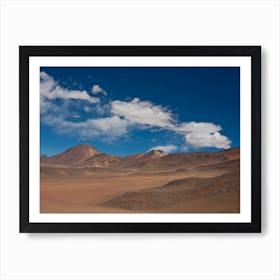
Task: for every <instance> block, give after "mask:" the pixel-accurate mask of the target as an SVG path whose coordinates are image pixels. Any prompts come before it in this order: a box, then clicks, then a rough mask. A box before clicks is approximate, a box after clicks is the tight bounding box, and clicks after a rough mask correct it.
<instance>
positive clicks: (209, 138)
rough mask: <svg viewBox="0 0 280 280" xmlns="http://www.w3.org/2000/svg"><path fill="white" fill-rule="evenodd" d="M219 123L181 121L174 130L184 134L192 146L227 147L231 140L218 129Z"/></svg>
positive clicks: (219, 127)
mask: <svg viewBox="0 0 280 280" xmlns="http://www.w3.org/2000/svg"><path fill="white" fill-rule="evenodd" d="M221 130H222V128H221V126H220V125H215V124H213V123H209V122H189V123H181V124H179V125H178V126H176V127H175V128H174V131H176V132H178V133H183V134H185V141H186V143H187V144H190V145H192V146H194V147H200V148H202V147H215V148H218V149H229V148H230V144H231V141H230V140H229V139H228V138H227V137H226V136H224V135H222V134H221V133H220V132H219V131H221Z"/></svg>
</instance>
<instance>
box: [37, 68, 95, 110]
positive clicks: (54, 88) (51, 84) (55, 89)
mask: <svg viewBox="0 0 280 280" xmlns="http://www.w3.org/2000/svg"><path fill="white" fill-rule="evenodd" d="M40 94H41V98H42V99H44V98H48V99H55V98H61V99H80V100H85V101H88V102H90V103H98V102H100V99H99V98H96V97H91V96H90V95H89V94H88V93H87V91H85V90H69V89H65V88H62V87H61V86H60V85H59V84H58V83H57V82H56V81H55V80H54V78H53V77H52V76H50V75H48V74H47V73H46V72H40ZM45 102H46V101H45ZM41 104H42V103H41ZM42 105H43V109H45V106H46V104H44V102H43V104H42Z"/></svg>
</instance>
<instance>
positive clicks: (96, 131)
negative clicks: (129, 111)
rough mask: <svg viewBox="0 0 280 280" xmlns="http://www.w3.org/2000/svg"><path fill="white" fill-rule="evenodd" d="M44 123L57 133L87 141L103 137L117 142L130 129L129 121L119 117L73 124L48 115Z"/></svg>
mask: <svg viewBox="0 0 280 280" xmlns="http://www.w3.org/2000/svg"><path fill="white" fill-rule="evenodd" d="M43 122H44V123H45V124H47V125H49V126H53V127H54V128H55V130H56V131H57V133H60V134H69V135H75V136H78V137H81V138H85V139H90V138H93V137H103V140H115V139H117V138H118V137H120V136H122V135H125V134H127V132H128V127H129V123H128V121H127V120H125V119H121V118H120V117H119V116H112V117H107V118H99V119H87V120H86V121H84V122H71V121H68V120H65V119H64V118H63V117H57V116H55V115H47V116H45V117H44V118H43Z"/></svg>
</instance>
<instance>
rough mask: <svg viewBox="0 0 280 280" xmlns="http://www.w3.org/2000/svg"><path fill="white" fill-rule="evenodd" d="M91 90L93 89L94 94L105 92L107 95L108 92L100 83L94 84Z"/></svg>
mask: <svg viewBox="0 0 280 280" xmlns="http://www.w3.org/2000/svg"><path fill="white" fill-rule="evenodd" d="M91 91H92V93H93V94H98V93H102V94H104V95H105V96H107V92H106V91H105V89H103V88H102V87H100V86H99V85H93V86H92V90H91Z"/></svg>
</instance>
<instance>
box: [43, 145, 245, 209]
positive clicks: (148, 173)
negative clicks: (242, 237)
mask: <svg viewBox="0 0 280 280" xmlns="http://www.w3.org/2000/svg"><path fill="white" fill-rule="evenodd" d="M239 169H240V150H239V148H234V149H229V150H224V151H220V152H199V153H177V154H168V155H165V154H164V153H163V152H162V151H160V150H157V151H151V152H149V153H146V154H137V155H133V156H129V157H114V156H112V155H107V154H102V153H100V152H99V151H97V150H96V149H95V148H94V147H92V146H90V145H88V144H82V145H78V146H75V147H73V148H70V149H68V150H67V151H65V152H62V153H60V154H58V155H55V156H52V157H46V156H42V157H41V187H40V188H41V189H40V210H41V213H239V212H240V190H239V185H240V183H239V181H240V176H239Z"/></svg>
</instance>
